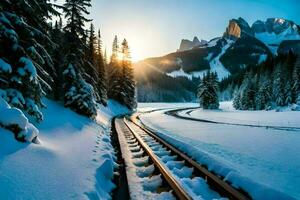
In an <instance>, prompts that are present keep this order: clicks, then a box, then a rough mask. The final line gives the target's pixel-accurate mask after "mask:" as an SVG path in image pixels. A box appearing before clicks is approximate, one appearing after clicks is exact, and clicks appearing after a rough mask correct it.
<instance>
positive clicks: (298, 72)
mask: <svg viewBox="0 0 300 200" xmlns="http://www.w3.org/2000/svg"><path fill="white" fill-rule="evenodd" d="M292 91H293V102H294V103H297V104H299V105H300V55H298V57H297V59H296V62H295V64H294V69H293V75H292Z"/></svg>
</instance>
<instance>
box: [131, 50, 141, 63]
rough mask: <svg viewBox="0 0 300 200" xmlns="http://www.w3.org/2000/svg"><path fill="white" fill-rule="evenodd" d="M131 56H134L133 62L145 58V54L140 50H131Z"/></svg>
mask: <svg viewBox="0 0 300 200" xmlns="http://www.w3.org/2000/svg"><path fill="white" fill-rule="evenodd" d="M131 58H132V61H133V62H137V61H140V60H143V56H142V54H141V53H139V51H132V52H131Z"/></svg>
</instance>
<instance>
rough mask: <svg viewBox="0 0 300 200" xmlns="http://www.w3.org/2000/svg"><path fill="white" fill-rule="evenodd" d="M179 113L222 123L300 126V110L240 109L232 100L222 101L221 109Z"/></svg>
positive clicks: (193, 110)
mask: <svg viewBox="0 0 300 200" xmlns="http://www.w3.org/2000/svg"><path fill="white" fill-rule="evenodd" d="M178 114H179V115H182V116H186V117H192V118H198V119H204V120H211V121H216V122H222V123H235V124H245V125H257V126H277V127H280V126H283V127H298V128H300V112H295V111H284V112H276V111H275V110H271V111H267V112H266V111H238V110H235V109H234V108H233V106H232V102H231V101H228V102H222V103H221V104H220V110H218V111H216V110H213V111H211V110H203V109H201V108H198V109H191V110H185V111H181V112H179V113H178Z"/></svg>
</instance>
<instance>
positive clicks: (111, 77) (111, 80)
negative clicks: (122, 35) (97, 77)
mask: <svg viewBox="0 0 300 200" xmlns="http://www.w3.org/2000/svg"><path fill="white" fill-rule="evenodd" d="M118 56H119V44H118V37H117V36H115V38H114V41H113V45H112V55H111V58H110V63H109V66H108V68H107V69H108V73H107V74H108V98H110V99H114V100H116V101H121V100H122V99H123V94H122V93H121V92H122V88H121V85H122V80H121V78H122V77H121V74H122V70H121V67H120V62H119V60H118Z"/></svg>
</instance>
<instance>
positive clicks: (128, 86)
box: [121, 39, 136, 109]
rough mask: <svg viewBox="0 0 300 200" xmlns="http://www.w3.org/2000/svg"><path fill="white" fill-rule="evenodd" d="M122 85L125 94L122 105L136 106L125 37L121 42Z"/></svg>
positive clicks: (131, 70) (131, 107) (132, 107)
mask: <svg viewBox="0 0 300 200" xmlns="http://www.w3.org/2000/svg"><path fill="white" fill-rule="evenodd" d="M121 52H122V55H123V58H122V62H121V67H122V79H123V81H122V86H123V89H122V90H123V91H122V92H124V94H125V96H124V100H123V102H124V105H126V106H127V107H128V108H129V109H134V108H136V98H135V81H134V73H133V68H132V63H131V57H130V51H129V46H128V42H127V40H126V39H124V40H123V42H122V51H121Z"/></svg>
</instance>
